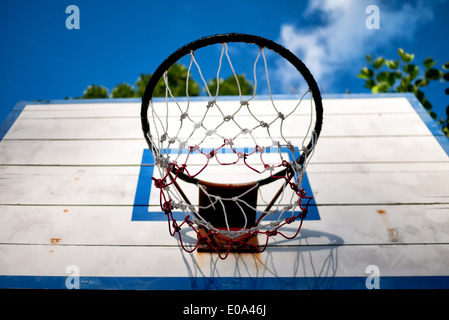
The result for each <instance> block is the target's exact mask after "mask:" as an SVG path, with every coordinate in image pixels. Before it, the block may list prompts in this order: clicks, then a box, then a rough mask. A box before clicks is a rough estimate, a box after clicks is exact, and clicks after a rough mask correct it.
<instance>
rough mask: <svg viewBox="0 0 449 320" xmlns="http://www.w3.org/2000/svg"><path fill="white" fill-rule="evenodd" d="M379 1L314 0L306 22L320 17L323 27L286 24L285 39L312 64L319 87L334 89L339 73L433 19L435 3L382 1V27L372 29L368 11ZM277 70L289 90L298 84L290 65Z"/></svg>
mask: <svg viewBox="0 0 449 320" xmlns="http://www.w3.org/2000/svg"><path fill="white" fill-rule="evenodd" d="M373 2H374V4H376V3H375V1H373V0H369V1H366V0H365V1H360V0H315V1H313V0H309V3H308V6H307V8H306V10H305V11H304V15H303V16H304V19H305V20H308V19H312V18H314V19H315V20H316V19H317V18H319V19H321V20H322V22H323V23H322V24H321V25H318V26H314V27H306V28H304V27H301V26H298V25H299V24H296V25H293V24H288V23H286V24H283V25H282V26H281V32H280V39H279V41H280V43H282V44H283V45H284V46H285V47H287V48H288V49H290V50H291V51H292V52H293V53H295V54H296V55H297V56H298V57H299V58H300V59H301V60H302V61H303V62H304V63H305V64H306V65H307V66H308V68H309V69H310V71H311V72H312V74H313V75H314V77H315V79H316V80H317V82H318V84H319V86H320V87H321V88H325V89H326V90H327V91H329V90H331V88H332V85H333V84H334V83H335V81H338V79H339V73H340V74H341V72H344V70H345V69H346V70H347V69H348V67H349V68H351V67H354V62H357V61H360V59H361V58H363V57H364V56H365V55H366V54H369V53H371V52H373V51H375V50H379V49H382V47H385V46H389V45H391V42H392V41H394V40H398V39H405V40H411V39H413V35H414V34H415V31H416V30H417V28H418V27H419V26H420V25H422V24H423V23H426V22H428V21H430V20H431V19H432V17H433V12H432V10H431V6H430V5H429V2H424V1H418V2H416V3H415V4H414V5H412V4H410V3H403V2H397V3H396V2H393V4H391V2H385V3H382V2H379V3H377V4H376V5H377V6H378V7H379V10H380V29H378V30H369V29H367V28H366V26H365V20H366V18H367V17H368V16H369V14H367V13H365V10H366V7H367V6H369V5H371V4H373ZM395 45H396V44H395ZM277 67H278V69H277V75H276V76H277V79H279V80H278V81H280V82H281V83H282V86H283V88H284V90H285V89H287V90H285V91H289V90H290V89H291V87H292V86H298V84H297V83H295V80H294V79H296V78H297V72H296V71H295V70H294V69H293V68H292V67H291V66H289V65H287V63H285V62H284V63H280V64H279V65H278V66H277ZM357 71H358V70H355V72H357Z"/></svg>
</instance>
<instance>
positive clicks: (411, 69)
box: [404, 64, 419, 80]
mask: <svg viewBox="0 0 449 320" xmlns="http://www.w3.org/2000/svg"><path fill="white" fill-rule="evenodd" d="M404 71H405V72H406V73H408V74H409V75H410V80H413V79H415V78H416V77H417V76H418V73H419V67H418V66H416V65H414V64H407V65H405V66H404Z"/></svg>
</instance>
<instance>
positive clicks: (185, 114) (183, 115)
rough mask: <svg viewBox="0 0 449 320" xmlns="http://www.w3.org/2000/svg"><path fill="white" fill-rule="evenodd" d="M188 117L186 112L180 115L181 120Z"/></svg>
mask: <svg viewBox="0 0 449 320" xmlns="http://www.w3.org/2000/svg"><path fill="white" fill-rule="evenodd" d="M188 115H189V114H188V113H187V112H183V113H182V114H181V120H184V119H185V118H187V116H188Z"/></svg>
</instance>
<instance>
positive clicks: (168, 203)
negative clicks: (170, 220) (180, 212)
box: [162, 200, 173, 214]
mask: <svg viewBox="0 0 449 320" xmlns="http://www.w3.org/2000/svg"><path fill="white" fill-rule="evenodd" d="M172 210H173V205H172V204H171V200H169V201H165V202H164V203H163V204H162V211H164V213H165V214H169V213H170V212H171V211H172Z"/></svg>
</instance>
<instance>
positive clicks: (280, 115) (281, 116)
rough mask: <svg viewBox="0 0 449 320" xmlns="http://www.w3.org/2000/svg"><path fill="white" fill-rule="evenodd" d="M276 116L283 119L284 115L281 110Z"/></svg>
mask: <svg viewBox="0 0 449 320" xmlns="http://www.w3.org/2000/svg"><path fill="white" fill-rule="evenodd" d="M278 118H279V119H282V120H284V119H285V115H284V114H283V113H282V112H278Z"/></svg>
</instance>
